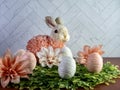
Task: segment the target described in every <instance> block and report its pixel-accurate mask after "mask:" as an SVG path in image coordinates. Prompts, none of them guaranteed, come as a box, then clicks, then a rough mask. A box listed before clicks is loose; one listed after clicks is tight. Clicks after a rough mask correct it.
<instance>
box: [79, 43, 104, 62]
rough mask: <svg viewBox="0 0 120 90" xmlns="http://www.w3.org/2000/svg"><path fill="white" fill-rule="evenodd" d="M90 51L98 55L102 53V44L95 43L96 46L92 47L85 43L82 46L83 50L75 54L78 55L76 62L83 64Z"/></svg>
mask: <svg viewBox="0 0 120 90" xmlns="http://www.w3.org/2000/svg"><path fill="white" fill-rule="evenodd" d="M92 53H98V54H99V55H102V54H103V53H104V51H102V45H98V46H97V45H96V46H93V47H90V46H88V45H85V46H84V47H83V51H79V52H78V53H77V55H78V58H77V61H78V63H80V64H85V63H86V60H88V57H89V55H90V54H92Z"/></svg>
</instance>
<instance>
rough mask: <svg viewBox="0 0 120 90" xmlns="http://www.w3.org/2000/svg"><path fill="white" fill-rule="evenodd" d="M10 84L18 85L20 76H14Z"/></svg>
mask: <svg viewBox="0 0 120 90" xmlns="http://www.w3.org/2000/svg"><path fill="white" fill-rule="evenodd" d="M11 82H12V83H20V76H16V77H14V78H12V79H11Z"/></svg>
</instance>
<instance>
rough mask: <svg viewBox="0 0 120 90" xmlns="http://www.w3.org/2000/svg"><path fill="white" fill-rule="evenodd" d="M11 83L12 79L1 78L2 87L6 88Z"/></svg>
mask: <svg viewBox="0 0 120 90" xmlns="http://www.w3.org/2000/svg"><path fill="white" fill-rule="evenodd" d="M9 82H10V77H5V76H4V77H2V78H1V86H2V87H3V88H5V87H6V86H7V85H8V84H9Z"/></svg>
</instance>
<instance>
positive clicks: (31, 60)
mask: <svg viewBox="0 0 120 90" xmlns="http://www.w3.org/2000/svg"><path fill="white" fill-rule="evenodd" d="M15 56H23V57H24V58H25V59H26V60H29V63H30V70H31V71H32V70H33V69H34V68H35V67H36V63H37V60H36V57H35V55H34V54H33V53H32V52H29V51H26V50H24V49H19V50H18V51H17V52H16V54H15Z"/></svg>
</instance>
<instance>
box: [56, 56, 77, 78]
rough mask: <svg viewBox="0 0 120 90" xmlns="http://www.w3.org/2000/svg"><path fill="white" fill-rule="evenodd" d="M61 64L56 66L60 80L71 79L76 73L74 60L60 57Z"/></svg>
mask: <svg viewBox="0 0 120 90" xmlns="http://www.w3.org/2000/svg"><path fill="white" fill-rule="evenodd" d="M61 59H62V60H61V62H60V64H59V66H58V73H59V76H60V77H61V78H66V79H67V78H71V77H73V76H74V74H75V72H76V63H75V60H74V59H73V58H71V57H69V56H63V57H61Z"/></svg>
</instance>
